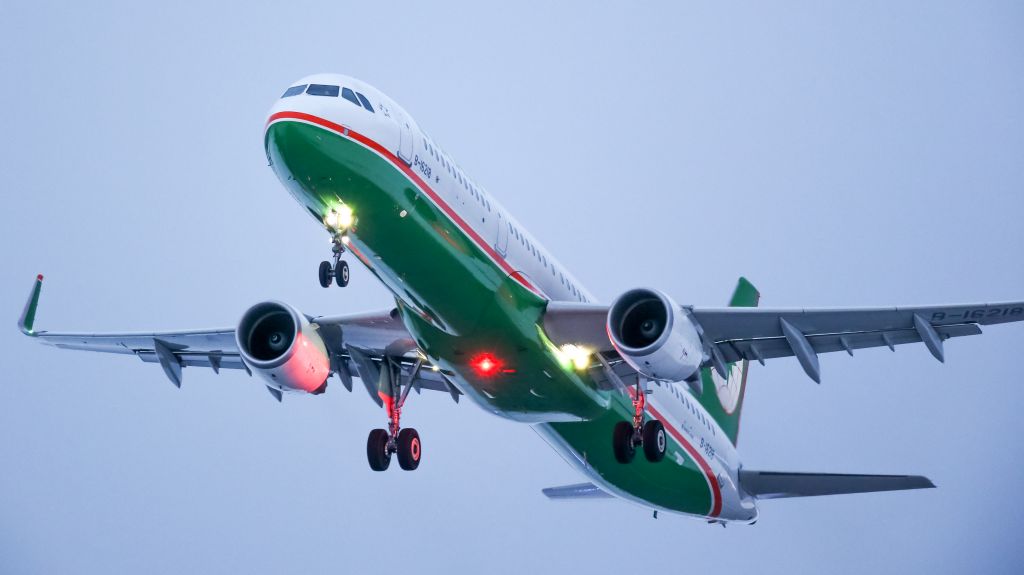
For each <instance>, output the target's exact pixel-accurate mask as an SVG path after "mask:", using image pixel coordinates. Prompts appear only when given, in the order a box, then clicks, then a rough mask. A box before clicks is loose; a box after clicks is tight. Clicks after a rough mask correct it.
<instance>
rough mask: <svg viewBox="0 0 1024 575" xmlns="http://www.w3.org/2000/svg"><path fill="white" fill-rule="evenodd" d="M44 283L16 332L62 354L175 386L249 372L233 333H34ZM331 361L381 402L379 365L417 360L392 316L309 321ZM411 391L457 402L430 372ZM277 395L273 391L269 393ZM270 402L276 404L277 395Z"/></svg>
mask: <svg viewBox="0 0 1024 575" xmlns="http://www.w3.org/2000/svg"><path fill="white" fill-rule="evenodd" d="M42 283H43V277H42V276H38V277H37V278H36V282H35V284H34V285H33V289H32V293H31V294H30V296H29V299H28V302H27V303H26V305H25V309H24V311H23V312H22V315H21V318H20V320H19V322H18V326H19V328H20V329H21V331H22V332H23V333H24V334H26V335H28V336H31V337H32V338H34V339H36V340H37V341H39V342H41V343H44V344H47V345H52V346H54V347H58V348H61V349H73V350H81V351H93V352H101V353H113V354H120V355H133V356H135V357H138V358H139V359H141V360H142V361H144V362H147V363H158V364H160V366H161V367H162V368H163V370H164V373H165V374H166V375H167V377H168V378H169V379H170V380H171V382H172V383H174V384H175V385H176V386H178V387H180V386H181V382H182V369H183V368H186V367H203V368H210V369H212V370H213V371H214V372H217V373H220V370H222V369H236V370H244V371H245V372H247V373H249V374H250V375H251V373H250V372H249V368H248V367H247V366H246V364H245V362H244V361H242V357H241V354H240V353H239V350H238V344H237V342H236V341H235V329H234V328H233V327H232V328H218V329H197V330H184V331H153V332H125V333H59V332H50V331H40V330H36V329H35V316H36V310H37V308H38V304H39V296H40V293H41V290H42ZM309 319H310V321H311V323H313V324H315V325H316V326H317V328H318V333H319V334H320V336H321V337H322V338H323V340H324V344H325V346H326V347H327V350H328V352H329V354H330V355H331V371H332V373H334V374H336V375H337V376H338V378H339V379H340V380H341V381H342V383H343V385H344V386H345V387H346V388H347V389H349V390H350V391H351V389H352V377H359V378H360V379H362V380H363V381H364V383H366V387H367V391H368V392H370V397H371V398H372V399H373V400H374V401H376V402H380V398H379V397H378V396H377V393H376V385H377V378H378V376H379V369H380V365H381V364H382V363H383V362H384V361H385V358H386V357H387V358H390V360H391V361H392V363H393V364H397V365H398V366H400V368H401V369H402V370H404V372H407V373H408V374H412V373H413V372H414V366H415V364H416V360H417V357H416V355H415V353H413V352H412V351H411V349H410V346H409V345H408V342H410V341H411V340H410V336H409V333H408V331H407V330H406V329H405V326H404V325H403V324H402V322H401V320H400V319H399V318H398V317H397V314H395V313H394V312H393V311H392V310H385V311H381V312H372V313H362V314H356V315H346V316H333V317H311V318H309ZM415 373H416V375H415V378H414V379H413V380H412V386H413V389H415V390H416V391H417V392H419V391H420V390H422V389H427V390H432V391H444V392H446V393H449V394H451V395H452V397H453V398H455V399H456V400H457V398H458V395H459V392H458V390H457V389H455V387H454V386H452V385H451V384H450V383H448V381H447V378H446V376H445V375H444V374H443V373H441V372H439V371H434V370H430V369H422V370H416V371H415ZM274 391H276V390H272V393H273V392H274ZM274 397H276V398H278V399H280V397H281V395H280V392H278V393H275V394H274Z"/></svg>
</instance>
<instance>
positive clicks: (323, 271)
mask: <svg viewBox="0 0 1024 575" xmlns="http://www.w3.org/2000/svg"><path fill="white" fill-rule="evenodd" d="M320 287H331V262H320Z"/></svg>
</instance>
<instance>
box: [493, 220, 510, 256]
mask: <svg viewBox="0 0 1024 575" xmlns="http://www.w3.org/2000/svg"><path fill="white" fill-rule="evenodd" d="M494 250H495V251H496V252H498V254H499V255H500V256H501V257H505V256H506V255H507V254H508V222H506V221H505V216H504V215H503V214H502V213H501V212H498V236H497V239H495V240H494Z"/></svg>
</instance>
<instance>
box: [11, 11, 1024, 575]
mask: <svg viewBox="0 0 1024 575" xmlns="http://www.w3.org/2000/svg"><path fill="white" fill-rule="evenodd" d="M65 4H66V5H65ZM144 4H145V3H139V2H126V3H124V4H121V5H110V6H105V7H101V6H96V5H94V3H78V4H76V3H62V4H56V5H55V4H49V3H45V2H31V3H26V2H16V3H15V2H8V3H4V4H2V5H0V70H2V74H0V99H2V102H3V109H4V122H3V124H4V131H5V137H4V138H2V139H0V174H2V186H0V189H2V192H0V194H2V196H0V197H2V204H0V245H2V248H0V249H2V250H3V251H2V254H3V259H2V262H3V272H2V276H0V303H2V309H5V310H7V311H6V312H5V313H6V314H7V315H6V317H7V318H8V320H9V323H8V324H7V327H6V328H5V329H0V354H2V362H3V366H4V375H3V377H2V385H0V393H2V400H0V436H2V437H3V441H0V573H5V574H7V573H18V574H21V573H139V572H147V573H183V572H184V573H191V572H229V571H230V572H241V573H286V572H303V573H318V572H342V573H347V572H353V573H383V572H389V573H416V572H441V571H442V570H443V571H445V572H448V573H454V572H467V573H468V572H488V573H552V572H584V571H585V570H586V571H589V572H605V573H613V572H620V573H634V572H637V571H650V572H665V571H666V570H668V571H669V572H681V571H685V572H693V573H696V572H702V571H705V570H706V569H708V568H722V569H727V570H738V569H745V570H751V569H756V570H757V571H758V572H764V573H790V572H794V571H796V572H824V571H827V572H836V573H863V572H873V571H881V572H890V571H900V570H902V571H915V572H934V573H947V572H948V573H962V572H1000V571H1004V572H1011V571H1018V570H1019V568H1020V565H1021V563H1022V559H1024V557H1022V556H1024V549H1022V547H1021V546H1020V533H1021V532H1022V531H1024V511H1022V508H1021V505H1020V502H1019V495H1018V493H1019V491H1020V488H1021V485H1022V484H1024V466H1022V465H1021V457H1022V456H1024V447H1022V444H1021V441H1020V439H1019V438H1020V437H1021V435H1022V434H1024V423H1022V418H1021V406H1022V405H1024V385H1021V383H1022V382H1021V375H1020V373H1021V370H1020V366H1019V358H1020V354H1021V349H1022V347H1024V326H1021V325H1009V326H995V327H992V328H988V329H986V332H987V333H986V334H985V335H984V336H981V337H975V338H966V339H962V340H955V341H951V342H949V343H948V344H947V364H946V365H944V366H943V365H940V364H939V363H938V362H936V361H934V360H933V359H932V358H931V356H930V355H929V354H928V352H927V350H925V348H924V347H923V346H913V347H903V348H899V349H898V351H897V352H896V353H895V354H893V353H891V352H889V351H888V350H884V349H883V350H871V351H865V352H861V353H858V354H857V357H856V358H852V359H851V358H849V357H847V356H846V355H845V354H840V355H832V356H828V357H823V358H822V370H823V378H824V380H823V383H822V385H821V386H817V385H815V384H814V383H813V382H811V381H810V380H809V379H808V378H807V377H805V376H804V375H803V373H802V371H801V370H800V368H799V366H798V364H797V362H796V361H792V360H779V361H775V362H772V363H770V364H769V365H768V366H767V367H760V366H757V365H755V366H753V367H752V369H751V374H750V379H749V389H748V393H747V403H746V409H745V411H744V415H745V416H744V421H743V430H742V434H741V437H740V444H739V446H740V451H741V454H742V455H743V456H744V458H745V462H746V465H747V466H748V467H750V468H758V469H778V470H800V471H824V472H865V473H921V474H925V475H927V476H929V477H930V478H932V479H933V480H934V481H935V483H936V484H938V486H939V489H936V490H928V491H921V492H909V493H889V494H875V495H854V496H847V497H831V498H810V499H803V500H789V501H769V502H764V503H762V504H761V519H760V521H759V522H758V524H757V525H754V526H752V527H748V526H739V525H736V526H730V527H729V528H727V529H723V528H721V527H717V526H709V525H706V524H704V523H702V522H700V521H695V520H692V519H686V518H682V517H671V516H664V515H663V516H662V517H661V518H660V519H658V520H653V519H651V517H650V513H649V511H647V510H645V509H643V508H640V507H636V506H633V505H631V504H627V503H623V502H618V501H611V502H592V503H575V504H573V503H570V504H556V503H551V502H548V501H547V500H545V499H544V498H543V497H542V496H541V494H540V489H541V488H542V487H546V486H550V485H558V484H564V483H573V482H577V481H579V480H580V477H579V476H578V475H576V474H575V473H574V472H573V471H572V470H571V469H570V468H569V467H568V466H567V465H566V464H565V463H564V462H563V461H562V460H561V459H560V458H559V457H558V456H557V455H556V454H555V453H554V452H552V451H551V450H550V449H548V448H547V446H546V445H545V444H544V443H543V441H542V440H541V439H540V438H539V437H537V436H536V435H535V434H534V433H533V432H532V431H531V430H530V429H529V428H528V427H526V426H522V425H518V424H514V423H511V422H507V421H503V420H500V419H497V418H495V417H493V416H489V415H487V414H485V413H484V412H483V411H482V410H480V409H478V408H476V407H475V406H474V405H472V404H470V403H467V402H463V403H462V404H461V405H455V404H454V403H452V402H451V400H450V399H449V398H448V397H447V396H445V395H443V394H432V395H424V396H420V397H413V399H412V401H411V402H410V403H409V404H408V406H407V409H406V410H405V412H404V413H403V415H404V417H403V423H406V424H407V425H410V426H415V427H417V428H418V429H419V431H420V433H421V434H422V436H423V439H424V448H425V452H424V453H425V455H424V463H423V465H422V466H421V467H420V469H419V470H418V471H416V472H415V473H404V472H401V471H398V470H397V469H395V470H390V471H388V472H386V473H383V474H378V473H373V472H371V471H370V470H369V469H368V468H367V464H366V460H365V441H366V434H367V431H368V430H369V429H371V428H373V427H379V426H382V424H383V423H384V422H385V418H384V414H383V412H382V411H380V410H378V409H377V408H376V406H375V405H374V404H373V403H371V402H370V401H369V399H368V398H367V397H366V394H365V393H364V392H362V391H361V390H360V389H359V388H357V389H356V392H355V393H352V394H349V393H346V392H345V391H344V389H343V388H342V387H341V386H340V385H337V384H334V385H333V387H332V388H331V389H330V391H329V392H328V393H327V394H326V395H324V396H320V397H297V398H286V401H285V402H284V403H283V404H280V405H279V404H277V403H276V402H275V401H273V400H272V398H271V397H270V395H269V394H268V393H267V392H266V391H265V390H264V389H263V387H262V385H261V384H260V383H259V381H258V380H257V379H250V378H248V377H246V376H245V375H243V374H239V373H234V372H231V373H224V374H222V375H220V376H216V375H214V374H213V373H212V372H209V371H208V370H202V369H198V368H190V369H187V370H186V371H185V378H184V386H183V388H182V389H181V390H177V389H175V388H174V387H173V386H172V385H171V384H170V383H169V382H168V381H167V380H166V378H165V377H164V375H163V373H162V372H161V371H160V369H159V367H157V366H155V365H151V364H143V363H142V362H140V361H138V360H136V359H134V358H130V357H120V356H105V355H98V354H96V355H93V354H86V353H79V352H68V351H61V350H56V349H51V348H47V347H45V346H41V345H38V344H36V343H33V342H32V341H30V340H28V339H26V338H22V337H21V336H20V334H18V333H17V331H16V329H15V326H14V323H15V320H16V318H17V316H18V313H19V312H20V311H21V307H22V305H23V302H24V298H25V296H27V294H28V291H29V288H30V287H31V281H32V278H33V277H34V276H35V274H36V273H39V272H42V273H45V274H46V276H47V280H46V285H45V287H44V290H43V298H42V304H41V307H40V313H39V316H38V321H37V327H39V328H42V329H47V328H49V329H69V330H141V329H149V328H191V327H216V326H232V325H234V323H235V322H236V321H237V319H238V317H239V316H240V315H241V313H242V312H243V311H244V310H245V309H246V308H247V307H248V306H249V305H251V304H253V303H255V302H257V301H261V300H263V299H269V298H280V299H283V300H286V301H288V302H290V303H292V304H294V305H296V306H297V307H298V308H299V309H301V310H302V311H304V312H306V313H311V314H328V313H329V314H336V313H344V312H356V311H360V310H367V309H377V308H383V307H386V306H388V305H389V303H390V302H389V297H388V294H387V293H386V291H385V290H384V288H383V287H382V286H380V285H378V284H377V283H376V282H375V280H374V279H373V278H372V276H370V275H369V274H368V273H366V271H365V270H364V269H363V268H362V267H355V266H354V267H353V273H352V285H351V286H350V287H349V288H347V289H346V290H338V289H337V288H332V289H330V290H323V289H321V288H320V287H319V286H318V285H317V281H316V266H317V264H318V263H319V262H320V260H321V259H324V258H325V257H326V256H328V254H329V246H328V241H327V237H326V235H325V234H324V232H323V231H322V230H321V229H320V228H319V227H318V226H316V225H315V224H314V222H312V221H311V220H310V219H309V217H308V216H307V215H306V214H305V213H303V211H302V210H301V209H300V208H299V207H298V205H297V204H296V203H295V202H294V201H293V200H291V198H290V197H289V196H288V195H287V193H286V192H285V191H284V189H283V188H282V187H281V185H280V184H279V183H278V182H277V180H276V178H275V177H274V175H273V173H272V172H271V170H270V169H269V168H268V167H267V166H266V159H265V157H264V153H263V149H262V133H263V126H264V121H265V114H266V111H267V110H268V109H269V107H270V105H271V104H272V103H273V101H274V100H275V99H276V98H277V97H278V96H280V93H281V92H282V91H283V90H284V89H285V88H286V87H288V85H289V84H290V83H291V82H292V81H294V80H296V79H298V78H300V77H302V76H304V75H306V74H309V73H314V72H321V71H336V72H342V73H347V74H351V75H353V76H356V77H358V78H361V79H364V80H366V81H368V82H370V83H371V84H373V85H375V86H377V87H378V88H380V89H381V90H383V91H384V92H386V93H387V94H389V95H391V96H392V97H393V98H394V99H396V100H397V101H398V102H400V103H401V104H402V105H403V106H404V107H405V108H406V109H407V110H409V112H410V113H412V114H413V116H414V117H415V118H416V119H417V121H418V122H419V123H420V125H421V126H423V127H425V129H426V130H428V131H429V132H430V133H431V135H432V136H433V137H434V138H435V139H436V140H437V141H438V142H439V143H441V144H442V145H443V146H444V147H445V149H446V150H447V151H449V152H450V153H451V154H453V156H454V157H455V158H457V161H458V162H459V163H460V165H461V166H463V167H464V168H465V169H466V170H467V172H468V173H469V174H471V175H472V176H473V177H474V179H475V180H476V181H478V182H481V183H482V184H483V185H484V186H486V187H487V188H488V189H489V190H490V192H491V193H493V194H495V195H496V196H497V197H499V198H500V200H501V202H502V203H504V204H505V205H506V206H507V207H508V208H509V209H510V210H511V211H512V213H514V214H515V215H516V216H517V217H518V218H519V220H520V221H521V222H522V223H523V224H524V225H525V226H526V227H527V228H529V229H530V230H531V231H532V232H533V234H534V235H535V236H536V237H537V238H539V239H540V240H541V241H542V242H544V243H545V245H546V246H547V247H548V248H549V249H550V250H551V252H552V253H553V254H555V255H556V257H558V258H559V259H560V260H561V261H562V262H563V263H564V264H565V265H567V266H568V267H569V268H571V269H572V270H573V271H574V274H575V275H576V276H577V277H578V278H579V279H580V280H581V281H582V282H583V283H584V284H585V285H587V286H588V287H589V289H590V290H591V291H592V292H593V293H595V294H596V295H597V296H598V297H599V298H601V299H602V300H603V301H609V300H611V299H612V298H614V297H615V296H616V295H617V294H619V293H621V292H623V291H624V290H626V289H628V288H631V287H636V286H640V285H647V286H657V287H659V288H662V289H664V290H666V291H667V292H669V293H671V294H672V295H673V296H674V297H675V298H676V299H678V300H679V301H680V302H683V303H692V304H696V305H721V304H724V303H725V300H726V299H727V297H728V295H729V293H730V291H731V290H732V288H733V286H734V284H735V281H736V277H737V276H739V275H741V274H743V275H747V276H749V277H750V278H751V280H752V281H753V282H754V283H755V284H756V285H757V286H758V287H759V288H760V289H761V291H762V293H763V299H762V304H763V305H765V306H809V307H810V306H866V305H889V304H914V303H951V302H964V301H986V300H987V301H993V300H1012V299H1017V300H1021V299H1024V269H1022V263H1021V255H1020V254H1021V246H1022V245H1024V226H1022V225H1021V210H1022V207H1024V200H1022V191H1024V189H1022V184H1024V162H1022V161H1021V160H1022V158H1024V153H1022V152H1024V36H1022V34H1021V30H1022V29H1024V28H1022V24H1024V5H1022V4H1021V3H1019V2H1005V3H1000V2H963V3H944V2H918V3H896V2H888V1H884V2H856V3H848V2H836V3H831V4H829V3H822V2H808V3H752V4H749V5H739V4H731V3H730V4H729V5H721V3H708V4H709V5H712V4H713V6H707V5H706V6H692V5H687V6H683V5H681V3H671V6H668V5H654V4H643V3H615V4H603V3H594V2H585V3H579V4H576V5H571V6H570V5H566V6H564V7H553V6H551V5H549V3H539V4H530V3H523V2H516V3H510V4H506V5H505V6H504V7H500V8H494V7H482V6H479V5H477V4H478V3H475V2H467V3H463V4H442V3H430V6H429V7H428V8H424V7H420V6H411V5H404V4H401V3H383V4H382V3H373V2H359V3H352V2H324V3H322V4H314V3H305V2H292V3H288V5H287V6H286V5H283V4H282V5H274V4H272V3H269V2H246V3H239V4H238V5H235V6H229V7H223V8H218V7H216V6H212V5H207V3H200V4H196V5H193V4H191V3H189V2H172V3H161V4H159V5H154V6H153V7H146V6H145V5H144ZM677 4H679V5H677ZM410 249H415V246H410ZM395 467H397V466H395Z"/></svg>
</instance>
